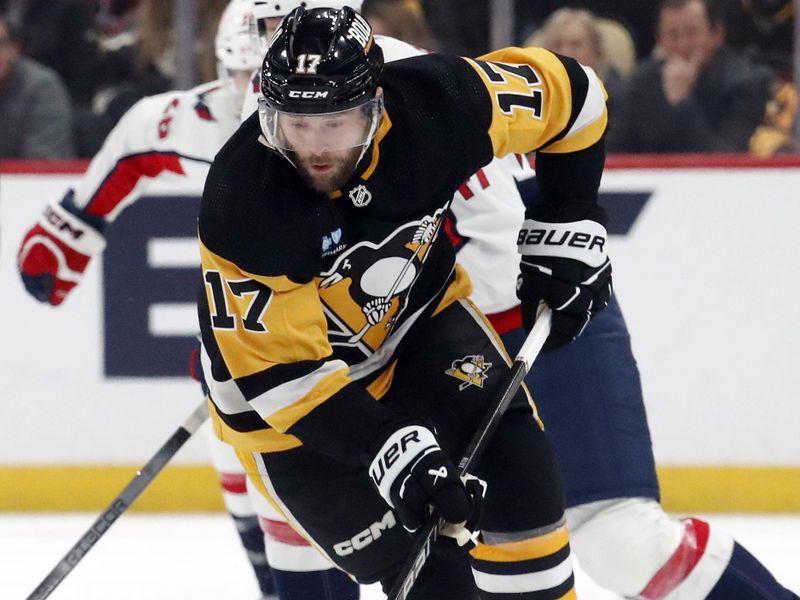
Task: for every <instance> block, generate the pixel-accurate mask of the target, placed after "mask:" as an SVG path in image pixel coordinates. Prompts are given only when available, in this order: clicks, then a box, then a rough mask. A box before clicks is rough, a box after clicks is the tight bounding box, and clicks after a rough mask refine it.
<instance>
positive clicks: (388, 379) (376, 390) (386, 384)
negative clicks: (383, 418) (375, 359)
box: [367, 360, 397, 400]
mask: <svg viewBox="0 0 800 600" xmlns="http://www.w3.org/2000/svg"><path fill="white" fill-rule="evenodd" d="M395 367H397V360H394V361H392V364H390V365H389V367H388V368H387V369H384V371H383V373H381V374H380V375H378V377H376V378H375V380H374V381H373V382H372V383H370V384H369V385H368V386H367V392H369V394H370V396H372V397H373V398H375V400H380V399H381V398H383V397H384V396H385V395H386V394H387V393H388V392H389V388H391V387H392V381H393V380H394V370H395Z"/></svg>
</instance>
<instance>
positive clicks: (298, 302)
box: [200, 240, 332, 379]
mask: <svg viewBox="0 0 800 600" xmlns="http://www.w3.org/2000/svg"><path fill="white" fill-rule="evenodd" d="M200 258H201V263H202V267H203V276H204V281H206V286H205V289H206V298H207V300H208V303H209V308H210V312H211V315H212V320H213V316H214V315H219V314H220V311H223V310H224V311H226V312H227V314H228V315H230V316H231V317H233V325H232V326H230V327H212V330H213V332H214V338H215V340H216V342H217V345H218V346H219V349H220V352H221V354H222V357H223V359H224V360H225V366H226V367H227V368H228V371H229V372H230V374H231V376H232V377H233V378H234V379H238V378H240V377H244V376H247V375H252V374H254V373H258V372H261V371H263V370H266V369H269V368H270V367H273V366H275V365H279V364H288V363H294V362H299V361H304V360H320V359H323V358H325V357H327V356H330V355H331V353H332V351H331V346H330V344H329V343H328V336H327V324H326V320H325V315H324V314H323V312H322V305H321V304H320V301H319V296H318V294H317V288H316V286H315V285H314V284H313V283H307V284H298V283H295V282H293V281H291V280H289V279H288V278H287V277H283V276H280V277H265V276H260V275H253V274H251V273H247V272H245V271H243V270H241V269H240V268H239V267H237V266H236V264H234V263H232V262H230V261H228V260H226V259H224V258H222V257H221V256H219V255H217V254H215V253H214V252H212V251H211V250H209V249H208V248H206V246H205V245H204V244H203V243H202V240H201V241H200ZM216 274H218V275H219V277H220V278H221V281H222V283H223V285H222V288H223V290H224V301H225V306H224V307H222V306H220V307H217V306H216V302H219V299H217V298H215V297H214V294H213V288H212V286H211V285H209V284H208V279H209V277H210V276H211V275H214V276H216ZM249 280H252V281H254V282H257V283H258V284H261V285H262V286H264V288H265V289H264V290H263V293H265V294H269V299H268V301H267V304H266V306H265V307H264V308H263V311H262V312H261V314H260V315H249V314H248V313H249V312H252V310H253V308H254V302H255V301H256V298H254V294H252V293H243V294H241V295H240V296H237V295H236V294H234V293H233V292H232V291H231V287H230V286H231V284H232V283H233V284H236V283H238V282H247V281H249ZM248 317H250V318H249V319H248ZM256 318H257V323H258V325H260V326H261V330H257V327H253V326H252V325H251V326H250V328H248V326H246V325H245V321H246V320H248V321H249V322H250V323H253V322H254V321H255V319H256Z"/></svg>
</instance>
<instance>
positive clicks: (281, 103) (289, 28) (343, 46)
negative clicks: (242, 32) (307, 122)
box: [261, 7, 383, 114]
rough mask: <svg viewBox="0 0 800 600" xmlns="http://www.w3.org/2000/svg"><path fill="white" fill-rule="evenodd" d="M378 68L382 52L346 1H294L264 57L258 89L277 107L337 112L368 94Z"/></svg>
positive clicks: (363, 100)
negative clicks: (331, 4)
mask: <svg viewBox="0 0 800 600" xmlns="http://www.w3.org/2000/svg"><path fill="white" fill-rule="evenodd" d="M382 70H383V52H382V51H381V49H380V47H379V46H378V45H377V44H376V43H375V40H374V38H373V36H372V28H371V27H370V26H369V24H368V23H367V21H366V20H365V19H364V17H362V16H361V15H359V14H358V13H357V12H355V11H354V10H353V9H352V8H350V7H344V8H342V9H341V10H336V9H333V8H314V9H310V10H307V9H305V8H303V7H298V8H296V9H295V10H293V11H292V12H291V13H289V14H288V15H287V16H286V18H285V19H284V20H283V22H282V23H281V25H280V27H279V28H278V30H277V31H276V32H275V36H274V37H273V40H272V44H271V45H270V47H269V50H268V51H267V54H266V56H265V57H264V63H263V66H262V71H261V93H262V94H263V96H264V99H265V102H266V104H267V105H268V106H270V107H271V108H272V109H275V110H279V111H281V112H286V113H304V114H319V113H330V112H339V111H343V110H347V109H349V108H352V107H354V106H358V105H361V104H364V103H366V102H367V101H369V100H370V99H371V98H373V97H374V96H375V90H376V89H377V87H378V78H379V76H380V74H381V71H382Z"/></svg>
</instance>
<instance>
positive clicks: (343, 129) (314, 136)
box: [258, 92, 383, 153]
mask: <svg viewBox="0 0 800 600" xmlns="http://www.w3.org/2000/svg"><path fill="white" fill-rule="evenodd" d="M311 93H313V92H311ZM382 114H383V98H382V97H381V96H380V95H378V96H376V97H374V98H372V99H371V100H368V101H367V102H366V103H364V104H361V105H359V106H356V107H353V108H349V109H347V110H343V111H339V112H328V113H321V114H306V113H302V114H301V113H290V112H284V111H281V110H277V109H275V108H273V107H271V106H269V105H268V104H267V102H266V100H265V99H264V98H263V97H262V98H259V101H258V116H259V119H260V120H261V131H262V132H263V134H264V137H265V138H266V140H267V143H268V144H269V145H270V146H272V147H273V148H276V149H278V150H281V151H287V150H288V151H295V152H313V153H321V152H326V151H336V150H346V149H349V148H358V147H360V146H366V145H367V144H369V143H370V142H371V141H372V138H373V137H374V136H375V132H376V131H377V129H378V125H379V124H380V120H381V116H382Z"/></svg>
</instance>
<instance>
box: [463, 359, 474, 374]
mask: <svg viewBox="0 0 800 600" xmlns="http://www.w3.org/2000/svg"><path fill="white" fill-rule="evenodd" d="M461 370H462V371H464V373H467V374H469V375H472V374H473V373H475V372H476V371H478V367H476V366H475V365H473V364H472V363H468V362H465V363H463V364H462V365H461Z"/></svg>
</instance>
